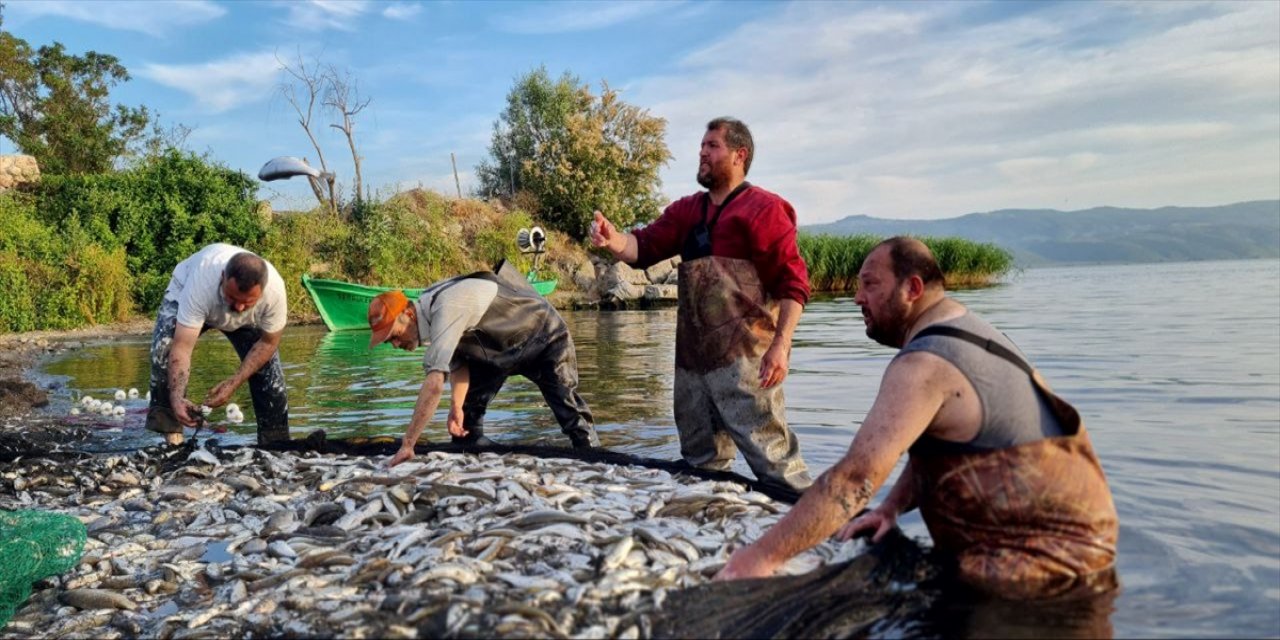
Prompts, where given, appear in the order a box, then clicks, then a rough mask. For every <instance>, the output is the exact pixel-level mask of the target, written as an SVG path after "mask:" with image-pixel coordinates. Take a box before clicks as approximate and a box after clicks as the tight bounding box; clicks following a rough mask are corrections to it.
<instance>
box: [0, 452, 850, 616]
mask: <svg viewBox="0 0 1280 640" xmlns="http://www.w3.org/2000/svg"><path fill="white" fill-rule="evenodd" d="M173 451H175V450H173V449H170V450H167V451H165V450H161V449H159V448H157V449H151V450H143V451H138V452H134V453H131V454H128V455H101V456H96V457H91V458H86V459H83V460H79V461H76V462H75V463H74V464H68V463H66V462H55V461H52V460H24V461H19V462H15V463H10V464H6V465H0V508H5V509H43V510H51V511H57V512H61V513H66V514H70V515H73V516H76V517H78V518H79V519H80V520H81V521H82V522H84V523H85V525H86V527H87V530H88V533H89V540H88V543H87V545H86V547H85V552H84V557H83V559H82V562H81V563H80V565H79V566H78V567H77V568H76V569H74V570H73V571H71V572H69V573H67V574H64V575H62V576H59V577H56V578H50V579H48V580H45V581H44V582H41V583H39V584H37V585H36V589H35V593H34V594H33V596H32V598H31V599H30V600H29V601H28V603H27V604H26V605H25V606H24V607H23V608H21V609H20V610H19V611H18V613H17V615H16V616H15V617H14V618H13V620H12V621H11V622H10V623H9V625H8V626H7V627H5V628H4V629H3V630H0V638H9V637H26V636H30V635H32V634H39V635H41V636H44V637H54V638H56V637H63V636H83V635H86V634H90V635H93V636H94V637H102V638H112V637H133V636H146V637H158V638H204V637H227V636H246V635H251V636H262V635H269V636H277V635H289V636H342V637H351V638H363V637H402V638H406V637H419V636H441V637H494V636H500V637H530V636H537V637H573V638H639V637H649V636H650V635H651V634H652V631H653V629H652V626H651V623H650V616H651V614H653V613H654V612H656V611H659V610H661V608H662V606H663V602H664V600H665V599H666V597H667V595H668V594H669V593H671V592H672V591H674V590H677V589H681V588H685V587H689V586H694V585H698V584H703V583H706V582H708V581H709V580H710V578H711V576H713V575H715V573H716V571H718V570H719V569H720V568H721V567H722V566H723V564H724V562H725V560H726V558H727V557H728V554H729V552H730V551H732V549H734V548H736V547H737V546H740V545H742V544H744V543H746V542H750V541H753V540H756V539H757V538H759V536H760V535H761V533H762V532H763V531H764V530H765V529H767V528H768V527H769V526H770V525H772V524H773V523H774V522H776V521H777V519H778V518H779V517H780V514H781V513H782V512H784V511H785V509H786V508H787V505H785V504H779V503H776V502H774V501H773V500H772V499H770V498H769V497H767V496H765V495H763V494H761V493H757V492H754V491H748V490H746V489H745V488H744V487H743V486H742V485H738V484H735V483H732V482H725V481H705V480H699V479H697V478H693V477H689V476H684V475H679V474H677V475H673V474H672V473H669V472H667V471H663V470H656V469H649V468H644V467H639V466H624V465H613V464H607V463H590V462H582V461H578V460H567V459H557V458H542V457H534V456H529V455H522V454H509V455H501V456H500V455H498V454H495V453H480V454H465V453H443V452H432V453H429V454H425V455H419V456H418V457H416V458H415V459H413V460H411V461H409V462H406V463H404V464H401V465H399V466H397V467H395V468H392V469H387V468H386V467H385V466H383V460H382V459H370V458H363V457H354V456H343V455H322V454H317V453H302V454H293V453H284V454H281V453H273V452H270V451H266V450H261V449H253V448H244V449H239V450H215V451H210V450H206V449H194V450H192V451H190V452H189V453H188V452H186V451H183V452H182V454H181V455H182V456H184V457H186V460H185V461H183V462H182V464H172V463H171V461H166V460H164V459H163V457H164V456H166V455H170V456H171V455H173ZM857 550H858V549H857V545H856V544H854V543H847V544H838V543H832V542H828V543H824V544H823V545H821V546H819V547H817V548H815V549H814V550H812V551H810V552H808V553H806V554H803V555H801V556H799V557H797V558H795V559H794V560H792V561H791V563H789V564H788V565H787V566H786V567H785V568H784V573H792V574H795V573H801V572H804V571H808V570H810V569H812V568H814V567H816V566H818V565H819V564H820V563H824V562H837V561H840V560H844V559H848V558H850V557H852V556H853V555H854V553H855V552H856V551H857Z"/></svg>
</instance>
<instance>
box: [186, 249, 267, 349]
mask: <svg viewBox="0 0 1280 640" xmlns="http://www.w3.org/2000/svg"><path fill="white" fill-rule="evenodd" d="M243 251H245V250H244V249H241V248H240V247H235V246H232V245H229V244H221V243H219V244H211V245H209V246H207V247H205V248H203V249H201V250H199V251H197V252H195V253H194V254H192V256H191V257H190V258H187V259H186V260H183V261H182V262H179V263H178V266H176V267H174V268H173V277H172V278H170V279H169V288H168V289H166V290H165V292H164V295H165V297H166V298H171V299H174V300H177V301H178V324H181V325H182V326H184V327H192V328H195V329H200V328H203V327H205V326H208V327H210V328H212V329H218V330H220V331H235V330H236V329H240V328H242V327H257V328H259V329H262V331H264V332H265V333H276V332H278V331H282V330H284V325H285V320H286V316H287V315H288V312H289V308H288V305H287V303H286V302H285V292H284V279H283V278H281V277H280V273H279V272H278V271H276V268H275V267H274V266H273V265H272V264H271V263H270V262H267V285H266V286H265V287H263V288H262V297H261V298H259V299H258V303H257V304H255V305H253V306H252V307H250V308H248V309H245V310H244V311H242V312H240V313H236V312H234V311H232V310H231V308H230V307H228V306H227V301H226V299H224V298H223V297H222V271H223V269H225V268H226V267H227V263H228V262H230V261H231V258H232V256H234V255H236V254H237V253H241V252H243Z"/></svg>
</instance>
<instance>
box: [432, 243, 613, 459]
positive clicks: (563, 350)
mask: <svg viewBox="0 0 1280 640" xmlns="http://www.w3.org/2000/svg"><path fill="white" fill-rule="evenodd" d="M464 278H480V279H483V280H488V281H490V282H493V283H495V284H497V285H498V295H497V296H496V297H494V299H493V302H492V303H491V304H490V305H489V309H488V310H486V311H485V313H484V316H482V317H481V318H480V322H479V323H477V324H476V326H475V327H472V328H471V329H469V330H467V332H466V333H464V334H463V335H462V339H461V340H460V341H459V342H458V347H457V350H456V351H454V358H459V359H461V360H463V361H465V362H466V363H467V368H468V369H469V370H470V373H471V384H470V386H469V387H468V389H467V397H466V398H465V399H464V401H463V406H462V411H463V422H462V424H463V427H465V428H466V429H467V431H468V432H469V433H468V434H467V436H466V437H465V438H454V439H453V440H454V442H458V443H462V444H484V443H485V440H481V438H484V414H485V412H486V411H487V410H488V408H489V403H490V402H492V401H493V398H494V396H495V395H497V393H498V391H499V390H501V389H502V385H503V384H505V383H506V381H507V378H508V377H510V376H512V375H522V376H524V377H526V378H528V379H529V380H530V381H531V382H533V383H534V384H535V385H537V386H538V390H539V391H541V392H542V398H543V399H544V400H546V402H547V405H548V406H549V407H551V412H552V413H553V414H554V415H555V417H556V422H558V423H559V424H560V430H561V431H563V432H564V434H565V435H566V436H568V437H569V440H570V442H571V443H572V444H573V446H574V447H575V448H583V447H596V446H600V439H599V438H598V437H597V436H596V430H595V423H594V422H593V421H592V418H591V409H590V408H588V407H587V402H586V401H585V400H583V399H582V396H580V395H578V356H577V352H576V351H575V350H574V346H573V338H572V337H571V336H570V335H569V327H568V326H567V325H566V324H565V321H564V318H562V317H560V314H559V313H557V312H556V310H555V308H554V307H552V306H551V304H550V303H549V302H547V300H546V298H544V297H542V296H541V295H539V294H538V292H537V291H534V289H533V287H532V286H530V285H529V283H528V281H527V280H525V278H524V277H522V276H521V275H520V274H519V273H518V272H516V270H515V268H514V267H512V266H511V265H510V264H508V263H507V262H506V261H503V262H501V263H499V264H498V266H496V267H495V268H494V271H492V272H491V271H478V272H476V273H473V274H470V275H467V276H463V277H462V278H458V279H456V280H454V282H457V281H458V280H462V279H464ZM449 286H450V284H445V285H443V286H442V287H441V289H440V290H439V291H443V290H444V289H445V288H447V287H449ZM439 291H437V292H436V295H439ZM434 301H435V298H434V297H433V298H432V299H431V303H433V302H434ZM431 303H428V305H427V306H428V309H427V313H430V304H431Z"/></svg>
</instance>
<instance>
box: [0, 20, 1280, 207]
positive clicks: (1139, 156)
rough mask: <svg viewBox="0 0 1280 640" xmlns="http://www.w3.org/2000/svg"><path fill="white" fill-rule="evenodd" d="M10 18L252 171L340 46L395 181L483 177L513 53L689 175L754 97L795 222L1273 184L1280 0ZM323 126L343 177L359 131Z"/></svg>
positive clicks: (379, 172) (1167, 200) (367, 146)
mask: <svg viewBox="0 0 1280 640" xmlns="http://www.w3.org/2000/svg"><path fill="white" fill-rule="evenodd" d="M4 28H5V29H7V30H9V31H11V32H12V33H13V34H14V35H16V36H18V37H20V38H23V39H25V40H26V41H27V42H28V43H30V44H32V45H33V46H39V45H44V44H51V43H52V42H54V41H57V42H61V43H62V44H64V45H65V46H66V47H67V48H68V49H69V50H70V51H71V52H72V53H83V52H86V51H97V52H100V53H108V54H111V55H114V56H116V57H117V58H119V59H120V62H121V63H122V64H123V65H124V66H125V67H126V68H127V69H128V70H129V72H130V74H131V76H132V78H131V80H130V81H128V82H127V83H124V84H121V85H118V86H117V87H116V88H115V90H114V91H113V94H112V95H113V98H114V99H115V100H116V101H118V102H120V103H123V104H129V105H134V106H136V105H146V106H147V107H148V108H149V109H151V110H152V111H155V112H158V113H159V114H160V120H161V122H162V123H163V124H166V125H173V124H177V123H181V124H183V125H185V126H188V127H191V128H192V129H193V132H192V134H191V135H190V137H189V138H188V139H187V146H188V148H190V149H191V150H193V151H196V152H199V153H207V154H208V155H209V157H211V158H212V159H213V160H215V161H217V162H220V163H222V164H224V165H226V166H228V167H231V168H233V169H237V170H243V171H245V172H247V173H249V174H250V175H254V176H256V175H257V172H258V169H259V168H260V167H261V166H262V165H263V164H264V163H265V162H266V161H267V160H269V159H271V158H272V157H275V156H281V155H292V156H306V157H308V158H310V159H311V160H312V161H313V162H314V161H315V159H316V158H315V152H314V150H313V149H312V147H311V145H310V143H309V141H308V140H307V138H306V136H305V134H304V133H303V131H302V128H301V127H300V126H298V124H297V121H296V116H295V114H294V113H293V111H292V108H291V107H290V106H289V104H288V102H286V101H285V100H284V99H283V98H282V97H281V95H280V93H279V91H278V86H279V84H280V83H281V82H282V80H283V78H282V76H281V70H280V61H281V60H285V61H296V60H297V59H298V58H299V56H301V57H302V58H303V59H305V60H308V61H312V60H320V61H322V62H324V63H326V64H332V65H334V66H336V67H337V68H339V69H343V70H345V71H348V72H350V74H351V77H353V78H354V79H355V80H356V81H357V83H358V88H359V91H360V93H361V95H363V96H365V97H367V98H369V99H370V103H369V106H368V108H367V109H366V110H365V111H364V112H363V113H361V114H360V115H359V116H358V120H357V124H356V140H357V144H358V146H359V149H360V152H361V155H362V156H364V158H365V160H364V167H363V172H364V175H365V182H366V184H367V185H370V186H371V187H372V188H373V189H374V190H375V192H377V193H379V194H382V195H384V196H385V195H390V194H391V193H394V192H396V191H399V190H403V189H408V188H412V187H425V188H429V189H433V190H436V191H439V192H441V193H445V194H454V193H455V183H454V176H453V162H452V160H451V154H452V155H453V157H455V158H456V164H457V171H458V180H459V182H460V183H461V187H462V191H463V192H464V194H467V193H469V192H470V191H471V190H472V189H474V188H475V187H476V186H477V181H476V180H475V177H474V175H475V167H476V165H477V164H479V163H480V162H481V161H483V160H484V159H485V158H486V157H487V154H488V147H489V143H490V138H491V135H492V130H493V125H494V122H495V121H496V120H497V119H498V117H499V115H500V113H501V112H502V110H503V108H504V107H505V104H506V96H507V94H508V93H509V92H510V90H511V87H512V86H513V83H514V81H515V79H516V78H517V77H519V76H521V75H523V74H526V73H528V72H530V71H532V70H534V69H537V68H538V67H539V66H545V67H546V69H547V70H548V71H549V72H550V73H551V75H552V76H553V77H558V76H559V75H560V74H561V73H564V72H566V71H567V72H569V73H571V74H573V75H575V76H577V77H578V78H579V79H580V80H581V81H582V82H585V83H588V84H590V85H591V87H592V89H593V91H594V92H596V93H598V92H599V90H600V88H601V85H602V83H604V82H607V83H608V86H609V87H611V88H613V89H616V90H618V91H619V92H620V95H621V98H622V99H623V100H624V101H626V102H627V103H629V104H632V105H634V106H637V107H640V108H641V109H644V110H646V111H647V112H648V113H649V114H650V115H652V116H656V117H659V118H663V119H665V120H666V123H667V130H666V131H667V133H666V142H667V146H668V147H669V149H670V150H671V153H672V155H673V156H674V158H673V159H672V160H671V162H670V163H669V164H668V165H667V166H666V167H664V169H663V170H662V172H661V177H662V187H661V188H662V191H663V193H664V194H665V195H666V196H667V197H669V198H671V199H675V198H678V197H680V196H683V195H687V194H689V193H693V192H695V191H697V190H698V189H699V187H698V185H697V183H696V182H695V180H694V176H695V174H696V171H697V154H698V143H699V140H700V139H701V136H702V134H703V132H704V128H705V126H706V122H707V121H708V120H710V119H711V118H714V117H717V116H722V115H731V116H734V117H737V118H740V119H742V120H743V121H745V122H746V123H747V124H748V125H749V126H750V127H751V130H752V132H753V134H754V138H755V143H756V156H755V159H754V162H753V165H752V167H751V173H750V175H749V176H748V179H749V180H751V181H752V182H753V183H755V184H757V185H759V186H761V187H764V188H766V189H769V190H770V191H773V192H775V193H778V194H779V195H781V196H782V197H784V198H786V199H787V200H788V201H790V202H791V203H792V204H793V205H794V206H795V209H796V213H797V218H798V221H799V223H800V224H802V225H804V224H815V223H822V222H831V221H834V220H838V219H840V218H843V217H845V216H849V215H870V216H876V217H881V218H898V219H932V218H948V217H954V216H959V215H964V214H967V213H973V212H981V211H992V210H997V209H1006V208H1026V209H1040V208H1051V209H1063V210H1075V209H1084V208H1089V207H1094V206H1105V205H1109V206H1120V207H1139V208H1150V207H1160V206H1167V205H1176V206H1211V205H1218V204H1227V203H1232V202H1239V201H1245V200H1262V199H1277V198H1280V2H1274V1H1269V0H1257V1H1248V2H1240V3H1231V2H1193V1H1177V2H1160V1H1156V0H1141V1H1138V2H1042V1H1035V2H1016V1H1011V0H1009V1H998V2H958V1H949V2H941V3H930V2H890V3H876V2H836V1H825V2H816V1H813V2H750V1H742V2H738V1H735V2H701V1H698V2H681V1H678V0H662V1H658V2H642V1H635V2H604V1H590V2H527V1H520V2H498V1H489V2H455V1H445V2H406V1H396V2H372V1H361V0H310V1H303V0H287V1H263V2H251V1H243V0H237V1H232V2H217V1H212V0H185V1H171V2H164V1H160V0H150V1H146V2H112V1H107V0H96V1H93V2H70V1H61V0H40V1H39V2H25V1H14V0H4ZM329 121H330V120H324V121H323V122H322V124H325V123H327V122H329ZM320 144H321V146H322V148H323V150H324V152H325V154H326V158H327V159H328V160H329V162H330V164H331V166H332V168H333V169H334V170H335V171H336V173H337V174H338V180H339V182H340V183H346V184H350V182H349V181H350V178H351V174H352V167H351V158H350V152H349V151H348V150H347V148H346V143H345V140H344V139H343V138H342V137H341V134H340V133H338V132H337V130H334V129H327V128H326V131H325V132H324V133H323V134H322V135H321V137H320ZM15 152H16V151H15V149H14V146H13V144H12V142H10V141H8V140H4V139H3V138H0V153H15ZM261 184H262V189H261V191H260V192H259V197H261V198H265V199H269V200H271V201H272V203H273V205H274V206H275V207H276V208H278V209H305V208H309V207H311V206H312V205H313V204H314V202H313V200H314V199H313V197H312V196H311V195H310V190H309V188H308V187H307V186H306V183H305V182H302V181H301V180H300V179H294V180H289V181H277V182H272V183H261ZM606 213H607V212H606Z"/></svg>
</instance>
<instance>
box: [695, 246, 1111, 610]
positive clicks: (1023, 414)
mask: <svg viewBox="0 0 1280 640" xmlns="http://www.w3.org/2000/svg"><path fill="white" fill-rule="evenodd" d="M854 302H855V303H857V304H858V305H859V306H860V307H861V308H862V316H863V322H864V323H865V325H866V331H867V336H868V337H870V338H871V339H873V340H875V341H876V342H879V343H881V344H883V345H886V346H890V347H894V348H898V349H901V351H900V353H899V354H898V355H897V357H895V358H894V359H893V361H892V362H891V363H890V364H889V367H888V369H887V370H886V371H885V375H884V379H883V380H882V381H881V385H880V392H879V395H878V396H877V397H876V399H875V402H874V404H872V406H871V410H870V412H868V413H867V418H866V420H865V421H864V422H863V423H862V427H861V428H860V429H859V430H858V433H857V435H856V436H855V437H854V440H853V444H852V445H851V446H850V448H849V451H848V452H847V453H846V454H845V456H844V458H843V459H841V460H840V461H839V462H837V463H836V465H835V466H833V467H832V468H831V469H830V470H828V471H827V472H826V473H824V474H823V475H822V476H821V477H820V478H818V480H817V481H816V482H815V483H814V484H813V486H812V487H811V488H810V489H809V490H808V491H806V492H805V493H804V495H803V496H802V497H801V499H800V501H799V502H797V503H796V505H795V507H793V508H792V509H791V511H790V512H789V513H788V514H787V515H786V516H785V517H784V518H783V519H782V520H780V521H779V522H778V523H777V524H776V525H775V526H773V527H772V528H771V529H769V531H767V532H766V533H765V534H764V535H763V536H762V537H761V538H760V540H758V541H756V542H755V543H753V544H751V545H749V546H746V547H743V548H741V549H739V550H737V551H736V552H734V554H733V555H732V556H731V557H730V558H729V562H728V563H727V564H726V565H725V567H724V569H723V570H722V571H721V572H720V574H719V575H718V576H717V579H720V580H727V579H736V578H748V577H759V576H768V575H771V574H773V573H774V572H775V571H776V570H777V568H778V567H780V566H781V565H782V564H783V563H784V562H786V561H787V560H788V559H790V558H791V557H792V556H795V555H796V554H798V553H800V552H801V551H804V550H806V549H808V548H810V547H812V546H814V545H816V544H818V543H819V542H821V541H822V540H824V539H826V538H827V537H829V536H831V535H832V534H833V533H837V532H838V537H839V538H840V539H844V540H848V539H849V538H850V537H853V536H856V535H858V534H860V533H871V534H873V537H874V539H875V540H879V539H880V538H881V537H883V536H884V534H885V533H886V532H887V531H889V530H890V529H891V528H893V527H894V526H895V524H896V522H897V517H898V514H900V513H903V512H906V511H909V510H911V509H914V508H916V507H919V508H920V512H921V515H922V517H923V518H924V522H925V524H926V525H927V526H928V528H929V533H930V535H931V537H932V538H933V542H934V545H935V547H936V549H937V550H938V551H940V552H942V556H943V557H946V558H948V559H950V560H951V561H952V562H953V568H954V569H955V571H956V574H957V576H958V577H959V578H960V579H961V580H962V581H964V582H966V583H968V584H970V585H972V586H975V587H978V588H979V589H982V590H985V591H989V592H995V593H998V594H1001V595H1004V596H1012V597H1023V596H1025V597H1039V596H1043V595H1052V594H1055V593H1060V592H1063V591H1066V590H1069V589H1073V588H1076V587H1077V586H1078V585H1080V584H1081V581H1086V580H1090V579H1092V578H1096V577H1105V576H1106V575H1108V574H1111V575H1113V574H1112V572H1111V569H1112V567H1113V566H1114V563H1115V553H1116V537H1117V528H1118V527H1117V519H1116V511H1115V506H1114V505H1113V504H1112V500H1111V492H1110V489H1109V488H1108V487H1107V482H1106V478H1105V477H1104V475H1103V473H1102V467H1101V465H1100V464H1099V463H1098V458H1097V456H1096V455H1095V454H1094V451H1093V447H1092V445H1091V444H1090V442H1089V437H1088V435H1087V434H1086V433H1085V428H1084V425H1083V424H1082V423H1081V421H1080V416H1079V414H1078V413H1076V411H1075V409H1073V408H1072V407H1071V406H1070V405H1069V404H1067V403H1066V402H1065V401H1063V400H1062V399H1061V398H1059V397H1058V396H1056V395H1054V393H1053V392H1052V391H1050V390H1049V388H1048V386H1046V385H1045V383H1044V381H1043V379H1041V377H1040V375H1039V373H1038V372H1036V371H1035V370H1034V369H1033V368H1032V367H1031V365H1030V364H1028V362H1027V359H1026V357H1025V356H1024V355H1022V353H1021V352H1019V351H1018V348H1017V347H1016V346H1015V345H1014V344H1013V342H1012V341H1010V340H1009V339H1008V338H1007V337H1006V336H1005V335H1004V334H1002V333H1000V332H999V331H997V330H996V329H995V328H993V327H992V326H991V325H989V324H987V323H986V322H985V321H983V320H982V319H980V318H978V317H977V316H976V315H974V314H973V313H971V312H970V311H969V310H968V309H966V308H965V307H964V305H961V304H960V303H958V302H956V301H955V300H952V299H950V298H948V297H947V295H946V289H945V286H944V281H943V276H942V271H941V270H940V269H939V268H938V264H937V261H936V260H935V259H934V257H933V255H932V254H931V253H930V252H929V249H928V248H927V247H925V245H924V244H923V243H921V242H920V241H918V240H915V239H912V238H906V237H897V238H890V239H889V240H886V241H884V242H882V243H881V244H879V245H877V246H876V248H875V249H873V250H872V251H871V253H870V254H868V255H867V258H866V260H865V261H864V262H863V265H862V268H861V270H860V271H859V273H858V293H857V295H856V296H855V297H854ZM904 452H908V453H909V458H908V462H907V465H906V467H905V468H904V470H903V471H902V475H901V476H900V477H899V479H898V481H897V483H896V484H894V486H893V489H892V490H891V491H890V492H889V495H888V496H887V497H886V498H885V500H884V502H883V503H882V504H881V505H880V506H878V507H876V508H875V509H873V510H871V511H869V512H867V513H865V514H863V515H861V516H857V514H858V513H859V512H860V511H861V510H862V509H863V507H865V506H867V504H868V503H869V502H870V500H871V498H872V496H874V495H875V494H876V491H877V490H879V488H880V486H881V485H882V484H883V483H884V482H885V480H886V479H887V478H888V476H889V473H890V472H891V471H892V470H893V468H894V466H895V465H896V464H897V462H898V459H899V458H900V457H901V456H902V454H903V453H904ZM855 516H857V517H855Z"/></svg>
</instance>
